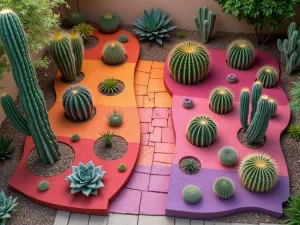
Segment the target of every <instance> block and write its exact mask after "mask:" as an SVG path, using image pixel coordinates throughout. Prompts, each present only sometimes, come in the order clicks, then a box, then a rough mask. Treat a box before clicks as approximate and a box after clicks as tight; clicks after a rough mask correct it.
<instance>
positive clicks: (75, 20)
mask: <svg viewBox="0 0 300 225" xmlns="http://www.w3.org/2000/svg"><path fill="white" fill-rule="evenodd" d="M66 22H67V25H68V27H74V26H76V25H78V24H81V23H86V22H87V20H86V18H85V16H84V15H83V14H82V13H78V12H75V13H71V14H70V15H69V16H67V18H66Z"/></svg>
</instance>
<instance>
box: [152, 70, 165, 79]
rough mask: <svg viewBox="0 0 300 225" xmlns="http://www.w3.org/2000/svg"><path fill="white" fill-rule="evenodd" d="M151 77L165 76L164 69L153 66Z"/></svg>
mask: <svg viewBox="0 0 300 225" xmlns="http://www.w3.org/2000/svg"><path fill="white" fill-rule="evenodd" d="M150 78H151V79H152V78H154V79H155V78H164V70H163V69H157V68H152V69H151V73H150Z"/></svg>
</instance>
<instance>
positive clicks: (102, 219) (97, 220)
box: [89, 215, 108, 225]
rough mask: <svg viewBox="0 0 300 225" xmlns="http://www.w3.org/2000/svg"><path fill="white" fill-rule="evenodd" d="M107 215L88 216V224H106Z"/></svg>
mask: <svg viewBox="0 0 300 225" xmlns="http://www.w3.org/2000/svg"><path fill="white" fill-rule="evenodd" d="M107 220H108V216H96V215H91V216H90V222H89V225H107Z"/></svg>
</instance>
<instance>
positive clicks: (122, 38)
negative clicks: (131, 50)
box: [118, 35, 128, 43]
mask: <svg viewBox="0 0 300 225" xmlns="http://www.w3.org/2000/svg"><path fill="white" fill-rule="evenodd" d="M118 40H119V42H121V43H127V42H128V37H127V36H126V35H120V36H119V38H118Z"/></svg>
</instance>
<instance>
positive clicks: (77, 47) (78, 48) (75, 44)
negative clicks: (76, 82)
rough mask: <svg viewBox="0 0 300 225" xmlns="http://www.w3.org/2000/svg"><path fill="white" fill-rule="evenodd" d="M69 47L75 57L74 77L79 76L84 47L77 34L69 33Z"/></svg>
mask: <svg viewBox="0 0 300 225" xmlns="http://www.w3.org/2000/svg"><path fill="white" fill-rule="evenodd" d="M70 39H71V46H72V49H73V54H74V57H75V68H76V75H77V76H79V74H80V72H81V68H82V63H83V55H84V47H83V40H82V38H81V36H80V33H78V32H71V33H70Z"/></svg>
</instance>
